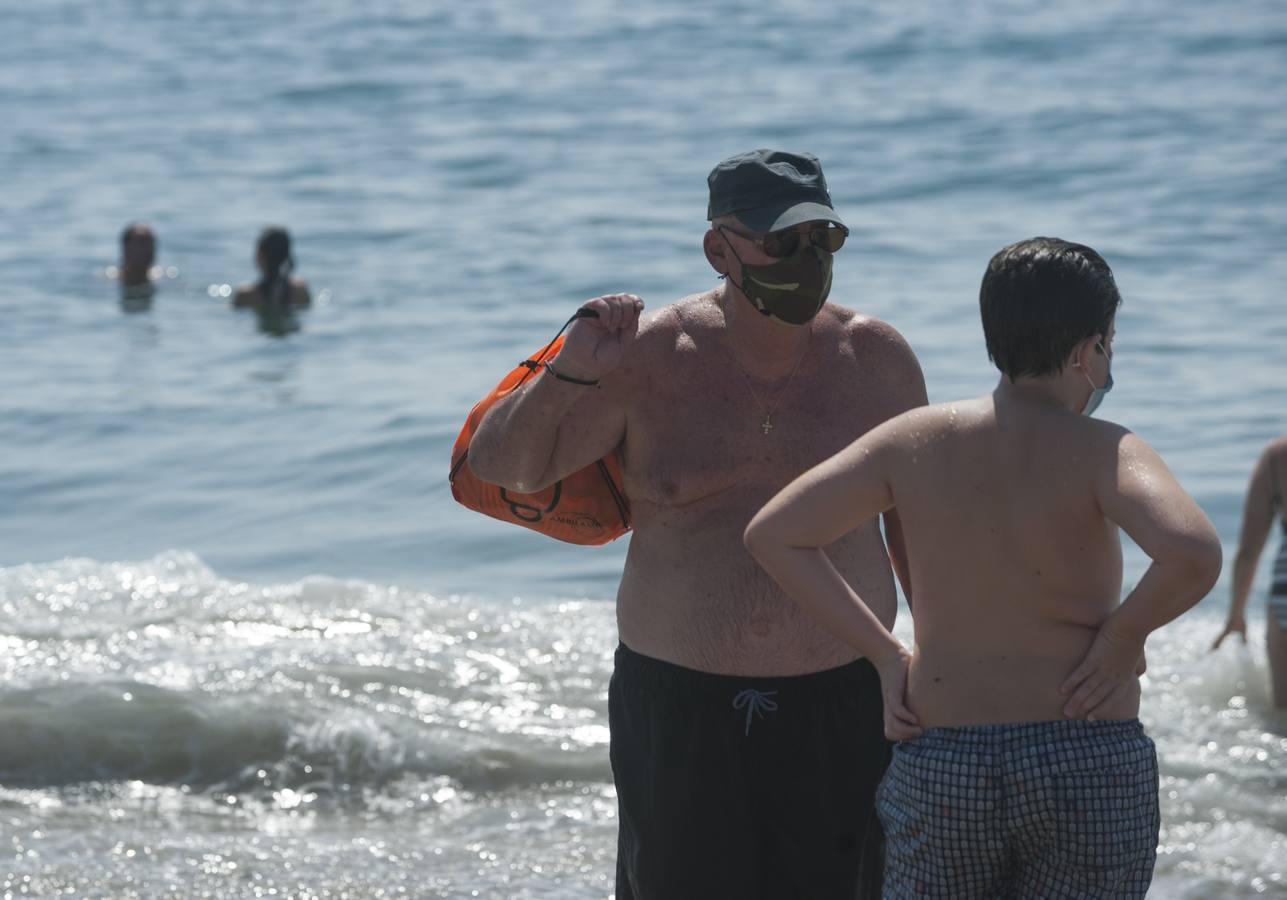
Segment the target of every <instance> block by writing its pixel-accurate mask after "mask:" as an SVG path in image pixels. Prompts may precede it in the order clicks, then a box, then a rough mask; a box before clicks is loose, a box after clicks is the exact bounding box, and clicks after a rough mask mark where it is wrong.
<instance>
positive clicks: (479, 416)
mask: <svg viewBox="0 0 1287 900" xmlns="http://www.w3.org/2000/svg"><path fill="white" fill-rule="evenodd" d="M586 314H590V315H593V313H592V312H590V311H589V310H584V311H582V310H578V312H577V314H576V315H574V316H573V317H572V318H571V319H568V321H567V324H566V325H564V326H563V329H560V330H559V333H558V334H557V335H556V336H555V338H554V340H552V341H551V342H550V343H549V344H547V345H546V346H545V349H543V350H540V351H538V352H537V353H534V354H532V355H531V356H529V357H528V358H527V359H525V360H523V361H522V362H521V363H519V364H518V365H517V366H516V367H515V368H514V370H513V371H511V372H510V373H509V374H508V375H506V376H505V377H504V378H502V379H501V382H500V384H498V385H496V387H494V388H492V389H491V391H490V392H489V393H488V394H487V396H485V397H483V399H481V400H479V401H478V402H477V403H475V404H474V408H473V409H471V410H470V411H469V415H468V417H466V419H465V425H464V427H463V428H461V429H460V434H459V435H458V436H457V437H456V443H455V444H454V445H453V446H452V448H451V474H450V475H449V480H450V482H451V496H453V497H454V498H456V502H458V503H460V504H461V505H463V506H466V507H468V508H469V509H472V510H476V511H478V512H480V513H483V514H485V515H489V516H491V517H492V518H495V519H500V520H501V521H502V522H512V523H513V524H515V525H521V526H523V527H524V528H530V529H532V530H533V531H539V532H540V533H541V534H545V535H549V536H550V537H552V538H557V539H558V540H560V541H567V542H568V543H570V544H606V543H608V542H609V541H613V540H616V539H617V538H619V537H621V536H622V535H623V534H625V533H626V532H627V531H629V530H630V503H629V502H628V501H627V500H626V497H625V494H623V493H622V491H621V488H620V487H619V485H620V484H621V460H620V454H619V453H618V451H616V450H614V451H612V452H611V453H609V454H608V455H607V456H605V457H604V458H603V459H600V460H598V461H597V462H594V463H592V464H591V465H588V466H586V467H585V468H584V469H581V470H579V471H577V472H573V473H572V474H571V475H569V476H567V477H566V478H564V479H562V480H561V481H556V482H555V483H554V484H552V485H550V486H549V487H547V488H545V489H544V490H541V491H537V492H536V493H534V494H520V493H517V492H515V491H509V490H506V489H505V488H503V487H501V486H500V485H498V484H489V483H488V482H486V481H483V480H482V479H480V478H479V477H478V476H477V475H475V474H474V473H473V472H472V471H471V470H470V468H469V442H470V441H471V440H472V439H473V437H474V433H475V432H476V431H478V424H479V423H480V422H482V420H483V416H485V415H486V414H487V411H488V410H489V409H491V408H492V406H493V405H494V404H495V403H496V402H497V401H498V400H500V399H501V398H502V397H505V396H507V395H509V394H510V393H511V392H512V391H515V390H517V389H518V388H519V387H520V386H522V384H523V382H525V381H526V380H527V379H528V378H530V377H531V376H532V374H533V373H534V372H535V371H536V370H537V368H538V367H539V366H540V365H541V362H542V360H544V359H545V357H547V356H550V355H551V354H553V353H557V352H558V349H559V348H560V347H561V346H563V330H564V329H566V328H567V326H568V325H570V324H572V322H573V321H574V320H575V319H577V318H580V317H582V316H583V315H586Z"/></svg>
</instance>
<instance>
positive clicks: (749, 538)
mask: <svg viewBox="0 0 1287 900" xmlns="http://www.w3.org/2000/svg"><path fill="white" fill-rule="evenodd" d="M763 542H764V523H763V520H761V519H760V517H759V516H756V517H755V518H753V519H751V521H750V523H749V524H748V525H747V526H746V528H745V530H743V532H742V546H743V547H745V548H746V552H747V553H749V554H751V556H753V557H755V558H756V559H759V558H760V550H761V548H762V547H763Z"/></svg>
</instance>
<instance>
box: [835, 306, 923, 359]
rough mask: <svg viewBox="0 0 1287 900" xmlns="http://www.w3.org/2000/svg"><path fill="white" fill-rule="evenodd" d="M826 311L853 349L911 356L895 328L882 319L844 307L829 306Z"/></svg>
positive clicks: (901, 336)
mask: <svg viewBox="0 0 1287 900" xmlns="http://www.w3.org/2000/svg"><path fill="white" fill-rule="evenodd" d="M827 311H828V312H829V313H830V314H831V316H832V317H833V318H834V321H835V324H836V327H837V328H839V330H840V332H841V334H843V335H844V336H845V338H846V339H847V340H848V341H849V342H850V343H851V344H852V345H854V346H855V347H857V346H862V347H864V348H876V349H885V350H888V351H889V352H891V353H894V354H897V355H904V356H911V355H912V348H911V345H910V344H908V343H907V339H906V338H905V337H903V335H902V333H901V332H899V330H898V329H897V328H895V327H894V326H893V325H890V324H889V323H888V322H886V321H884V320H883V319H877V318H875V317H874V316H867V315H863V314H862V313H860V312H858V311H857V310H853V309H849V308H848V307H845V306H836V305H831V304H829V305H828V306H827Z"/></svg>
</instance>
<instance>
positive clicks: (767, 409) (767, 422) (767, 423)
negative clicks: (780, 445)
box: [729, 322, 813, 435]
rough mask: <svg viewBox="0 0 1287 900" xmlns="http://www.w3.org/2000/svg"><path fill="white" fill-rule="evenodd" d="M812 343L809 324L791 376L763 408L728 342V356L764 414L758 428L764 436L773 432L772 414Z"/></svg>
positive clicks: (810, 325)
mask: <svg viewBox="0 0 1287 900" xmlns="http://www.w3.org/2000/svg"><path fill="white" fill-rule="evenodd" d="M812 343H813V323H812V322H810V323H809V337H808V338H807V339H806V340H805V343H804V349H803V350H802V351H800V356H799V358H797V359H796V361H795V367H794V368H792V369H791V374H790V375H788V376H787V380H786V384H784V385H782V389H781V390H780V391H778V395H777V397H776V399H774V401H773V405H772V406H765V405H764V401H762V400H761V399H760V395H759V394H758V393H756V391H755V386H754V385H752V384H751V376H750V374H749V373H747V371H746V367H745V366H744V365H742V361H741V360H739V359H738V358H737V353H736V351H734V350H733V347H732V343H731V342H730V344H729V354H730V355H731V356H732V357H733V362H735V363H737V369H738V371H739V372H741V373H742V380H743V381H745V382H746V389H747V390H749V391H750V392H751V396H752V397H754V398H755V404H756V405H757V406H758V407H759V408H760V411H761V412H763V413H764V421H763V422H761V423H760V426H759V427H760V430H761V431H763V432H764V433H765V434H766V435H767V434H768V433H769V432H770V431H772V430H773V413H774V411H775V410H776V409H777V408H778V404H779V403H781V402H782V398H783V397H785V396H786V392H787V389H788V388H790V387H791V382H793V381H795V373H796V372H798V371H800V363H802V362H804V358H805V357H806V356H808V355H809V346H810V345H811V344H812Z"/></svg>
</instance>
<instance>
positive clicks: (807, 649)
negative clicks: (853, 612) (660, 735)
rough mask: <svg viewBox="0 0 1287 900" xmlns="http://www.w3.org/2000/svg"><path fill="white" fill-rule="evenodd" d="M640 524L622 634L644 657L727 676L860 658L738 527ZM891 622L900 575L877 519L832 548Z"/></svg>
mask: <svg viewBox="0 0 1287 900" xmlns="http://www.w3.org/2000/svg"><path fill="white" fill-rule="evenodd" d="M710 525H711V523H710V522H709V520H708V521H707V522H705V523H704V527H702V528H699V529H692V530H689V529H677V528H674V527H669V528H666V529H658V530H653V531H650V530H649V529H648V528H646V527H645V528H643V529H640V530H636V533H635V534H634V535H633V536H632V538H631V546H630V553H629V555H628V557H627V559H626V568H625V573H624V574H623V576H622V580H621V587H620V589H619V591H618V593H617V623H618V628H619V630H620V633H621V640H622V641H623V642H624V643H625V644H626V646H628V647H629V648H630V649H632V650H634V651H635V652H637V653H642V654H644V655H645V656H651V657H654V658H656V659H662V660H666V661H667V662H672V663H675V664H677V665H681V666H685V667H687V668H690V669H697V670H699V671H703V672H716V673H720V674H726V675H799V674H805V673H809V672H819V671H822V670H824V669H830V668H834V667H836V666H840V665H844V664H845V663H848V662H852V661H853V660H854V659H857V658H858V656H859V654H858V652H857V651H856V650H854V649H853V648H852V647H849V646H848V645H846V644H844V643H843V642H841V641H840V640H839V639H838V638H836V637H834V636H833V635H832V634H831V633H830V632H828V631H827V630H825V629H824V628H822V627H821V626H819V625H818V624H817V623H816V622H815V621H814V620H813V618H812V617H811V616H810V615H809V614H808V613H806V612H805V611H804V610H803V609H801V608H800V607H799V606H797V605H796V604H795V602H794V601H792V600H791V599H790V598H789V597H787V596H786V595H785V594H783V593H782V591H781V590H780V589H779V588H778V586H777V585H776V584H775V583H774V582H773V581H772V580H771V579H770V578H769V577H768V576H767V575H766V574H765V573H764V572H763V570H761V569H760V568H759V566H757V565H756V564H755V562H754V560H752V559H751V558H750V556H749V555H748V554H747V553H746V550H745V548H744V547H743V546H742V540H741V537H742V529H741V528H740V527H729V528H711V527H710ZM827 552H828V555H829V556H830V557H831V559H832V562H833V563H835V565H836V567H837V569H839V570H840V572H841V574H842V575H844V576H845V578H846V579H847V580H848V581H849V582H850V583H851V584H853V585H854V587H855V589H856V590H857V591H858V593H859V595H860V596H862V597H863V599H864V600H865V601H866V602H867V603H868V604H870V605H871V607H872V609H873V610H874V611H875V612H876V613H877V615H879V616H880V618H881V619H882V620H883V621H885V622H886V624H887V625H892V624H893V619H894V612H895V609H896V597H895V593H894V583H893V576H892V574H891V571H890V568H889V561H888V558H887V556H886V555H885V547H884V543H883V541H881V538H880V533H879V530H878V529H877V528H876V527H875V525H874V524H873V525H872V526H871V527H870V528H867V529H862V530H860V531H859V532H856V533H854V534H853V535H850V536H848V537H846V538H844V539H843V540H841V541H838V542H837V543H836V544H835V545H833V546H832V547H830V548H828V551H827Z"/></svg>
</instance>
